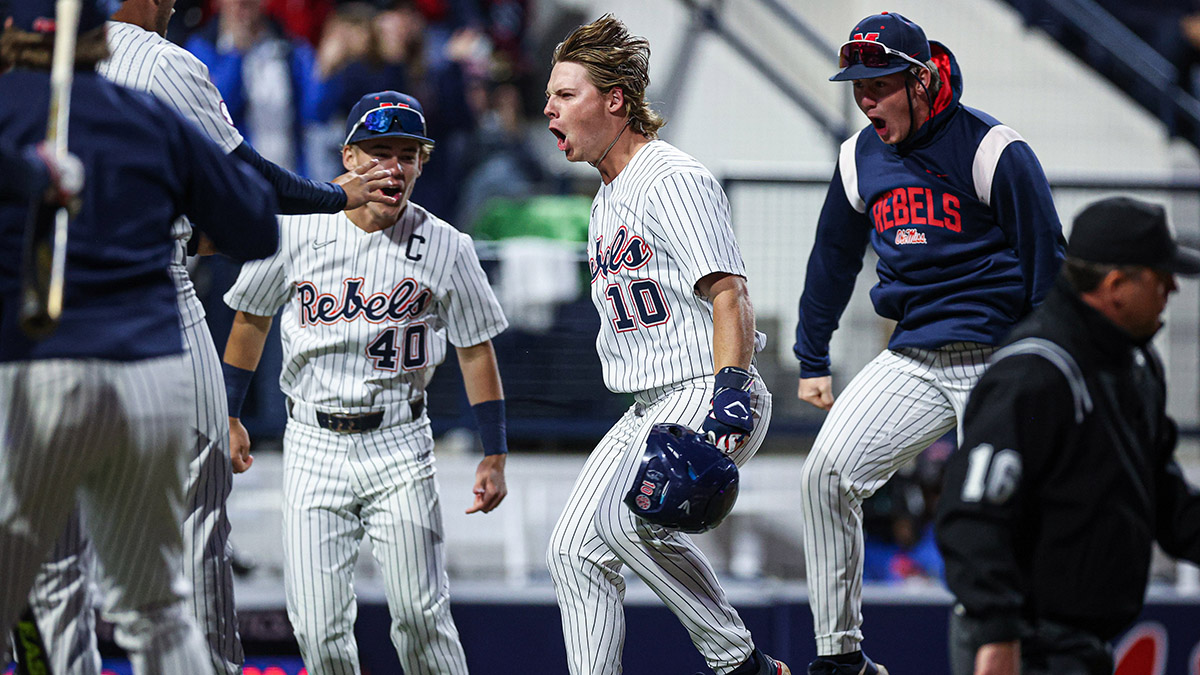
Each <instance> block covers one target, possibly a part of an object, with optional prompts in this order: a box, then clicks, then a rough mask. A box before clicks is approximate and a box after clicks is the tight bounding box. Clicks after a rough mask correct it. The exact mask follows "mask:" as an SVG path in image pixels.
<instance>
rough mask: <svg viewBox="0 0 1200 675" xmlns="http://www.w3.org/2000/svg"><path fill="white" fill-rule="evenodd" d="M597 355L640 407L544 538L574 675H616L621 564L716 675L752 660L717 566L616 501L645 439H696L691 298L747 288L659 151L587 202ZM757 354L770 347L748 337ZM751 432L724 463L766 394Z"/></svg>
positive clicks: (727, 235) (650, 149) (718, 206)
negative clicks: (704, 281)
mask: <svg viewBox="0 0 1200 675" xmlns="http://www.w3.org/2000/svg"><path fill="white" fill-rule="evenodd" d="M588 230H589V241H590V242H591V243H590V250H589V252H588V260H589V266H590V268H591V274H592V301H593V303H594V304H595V305H596V309H597V310H598V311H599V312H600V333H599V335H598V336H597V338H596V348H597V351H598V352H599V354H600V360H601V362H602V364H603V368H604V382H605V384H606V385H607V386H608V388H609V389H611V390H613V391H615V392H631V393H633V394H634V400H635V403H634V405H633V407H631V408H630V409H629V410H628V411H627V412H626V413H625V414H624V415H623V416H622V417H621V419H620V420H619V421H618V422H617V423H616V424H615V425H614V426H613V427H612V429H610V430H609V432H608V433H607V434H606V435H605V436H604V438H603V439H602V440H601V441H600V444H599V445H598V446H596V449H595V450H593V451H592V454H591V456H590V457H589V458H588V460H587V463H586V464H585V465H584V468H583V470H582V472H580V475H579V478H578V480H577V481H576V483H575V487H574V489H573V490H572V492H571V496H570V498H569V499H568V502H567V506H566V508H565V509H564V510H563V513H562V515H561V516H560V517H559V520H558V524H557V525H556V526H555V528H554V533H553V534H552V535H551V539H550V548H549V551H548V552H547V564H548V566H549V568H550V575H551V577H552V578H553V580H554V585H555V590H556V592H557V594H558V604H559V609H560V610H561V612H562V617H563V634H564V637H565V640H566V647H567V660H568V665H569V667H570V671H571V673H573V674H575V675H581V674H583V673H589V674H599V673H619V672H621V647H622V644H623V642H624V637H625V624H624V618H623V617H624V615H623V612H622V608H621V602H622V599H623V597H624V592H625V582H624V579H623V578H622V576H621V573H620V569H621V568H622V566H628V567H629V568H631V569H632V570H633V571H634V572H635V573H637V575H638V576H639V577H641V578H642V579H643V580H644V581H645V582H646V583H647V584H648V585H649V586H650V587H651V588H652V589H653V590H654V592H655V593H657V594H658V596H659V597H660V598H662V600H663V602H665V603H666V604H667V606H668V607H669V608H670V609H671V611H673V612H674V613H675V615H676V616H677V617H678V618H679V620H680V621H681V622H682V623H683V625H684V626H685V627H686V628H687V630H688V632H689V633H690V635H691V637H692V642H693V643H694V644H695V645H696V648H697V649H698V650H699V651H700V653H701V654H703V655H704V658H705V660H706V661H707V662H708V664H709V666H710V667H711V668H713V670H715V671H717V672H718V673H723V672H727V671H729V670H732V669H733V668H735V667H736V666H738V665H740V664H741V663H743V662H744V661H745V660H746V659H747V658H749V656H750V654H751V652H752V651H753V649H754V643H753V641H752V639H751V637H750V631H748V630H747V629H746V627H745V625H744V624H743V623H742V620H741V618H740V617H739V616H738V614H737V611H736V610H734V608H733V607H732V606H730V604H729V602H728V601H727V600H726V598H725V593H724V591H723V590H722V589H721V587H720V585H719V584H718V583H717V580H716V577H715V575H714V573H713V570H712V566H711V565H710V564H709V562H708V560H707V559H705V557H704V555H703V554H702V553H701V551H700V550H699V549H698V548H697V547H696V545H695V544H694V543H693V542H692V540H691V539H690V538H689V537H688V536H687V535H686V534H683V533H680V532H674V531H669V530H666V529H663V528H660V527H655V526H651V525H648V524H647V523H645V522H643V521H641V520H640V519H638V518H637V517H635V516H634V515H633V513H632V512H631V511H630V510H629V509H628V508H627V507H626V506H625V505H624V504H623V503H622V498H623V497H624V495H625V492H626V491H627V490H628V489H629V486H630V485H631V483H632V481H633V476H634V474H635V473H636V472H637V469H638V467H639V465H640V463H641V458H642V453H643V452H644V451H645V448H646V438H647V436H649V433H650V428H651V427H652V426H653V425H654V424H657V423H659V422H676V423H680V424H684V425H687V426H689V427H691V428H692V429H699V428H700V426H701V424H702V423H703V420H704V418H705V416H706V415H707V414H708V412H709V410H710V407H711V399H712V395H713V308H712V303H711V302H710V301H708V300H707V299H705V298H703V297H701V296H699V295H698V294H697V293H696V292H695V290H694V289H695V284H696V282H698V281H699V280H700V279H701V278H703V277H705V276H707V275H709V274H712V273H715V272H724V273H728V274H735V275H739V276H745V273H746V272H745V267H744V265H743V263H742V257H741V251H740V250H739V248H738V245H737V241H736V240H735V238H734V236H733V229H732V226H731V225H730V214H729V202H728V200H727V199H726V198H725V193H724V191H723V190H722V189H721V186H720V184H719V183H718V182H717V180H716V179H715V178H714V177H713V175H712V174H711V173H710V172H709V171H708V170H707V169H706V168H704V166H703V165H701V164H700V163H699V162H697V161H696V160H695V159H693V158H692V157H690V156H688V155H686V154H684V153H683V152H681V151H679V150H678V149H676V148H674V147H673V146H671V145H670V144H668V143H666V142H664V141H652V142H650V143H649V144H647V145H645V146H644V147H642V148H641V149H640V150H639V151H638V152H637V154H636V155H634V157H633V159H632V160H630V162H629V164H628V165H627V166H626V167H625V168H624V170H622V171H621V173H619V174H618V175H617V177H616V178H615V179H614V180H613V181H612V182H611V183H609V184H608V185H603V186H601V188H600V191H599V192H598V193H597V195H596V198H595V200H594V201H593V203H592V215H591V221H590V223H589V226H588ZM755 341H756V348H757V349H759V350H761V349H762V347H763V346H764V344H765V336H763V335H762V334H757V335H756V340H755ZM750 395H751V407H752V409H753V413H754V419H755V424H754V431H753V433H752V434H751V435H750V438H749V440H748V441H747V442H746V443H745V444H744V445H743V446H742V447H741V448H740V449H739V450H738V451H736V452H735V453H734V454H733V456H732V458H733V460H734V461H735V462H736V463H737V464H738V465H741V464H743V463H745V462H746V461H747V460H748V459H750V457H752V456H753V455H754V453H755V452H756V451H757V450H758V447H759V446H760V445H761V444H762V441H763V438H764V437H765V436H766V432H767V426H768V424H769V423H770V418H771V395H770V393H769V392H768V391H767V389H766V387H765V386H764V385H763V383H762V380H761V379H760V378H755V379H754V385H753V389H752V390H751V392H750Z"/></svg>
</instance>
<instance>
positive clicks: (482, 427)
mask: <svg viewBox="0 0 1200 675" xmlns="http://www.w3.org/2000/svg"><path fill="white" fill-rule="evenodd" d="M471 411H472V412H474V413H475V425H476V426H477V427H478V428H479V441H480V443H482V444H483V454H485V455H503V454H506V453H507V452H508V438H507V434H506V430H505V426H506V423H505V415H504V399H499V400H496V401H484V402H483V403H476V404H475V405H473V406H471Z"/></svg>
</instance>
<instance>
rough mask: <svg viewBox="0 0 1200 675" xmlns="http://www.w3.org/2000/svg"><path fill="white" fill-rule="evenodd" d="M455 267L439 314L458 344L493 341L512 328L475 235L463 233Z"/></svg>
mask: <svg viewBox="0 0 1200 675" xmlns="http://www.w3.org/2000/svg"><path fill="white" fill-rule="evenodd" d="M457 240H458V254H457V255H456V256H455V259H454V268H453V270H451V272H450V276H449V278H448V279H447V280H446V281H447V284H448V287H447V292H446V294H445V295H444V296H443V297H442V299H441V300H440V301H439V302H438V313H439V314H441V316H442V318H443V319H444V320H445V322H446V337H447V338H448V339H449V340H450V344H452V345H454V346H455V347H470V346H472V345H477V344H479V343H481V342H483V341H484V340H490V339H492V338H494V337H496V336H497V335H499V334H500V333H501V331H503V330H504V329H505V328H507V327H508V319H506V318H505V317H504V310H502V309H501V308H500V303H499V302H497V301H496V294H495V293H493V292H492V287H491V286H490V285H488V280H487V275H486V274H484V273H483V267H481V266H480V264H479V256H478V255H476V254H475V246H474V245H473V244H472V243H471V237H470V236H468V235H466V234H460V235H459V236H458V237H457Z"/></svg>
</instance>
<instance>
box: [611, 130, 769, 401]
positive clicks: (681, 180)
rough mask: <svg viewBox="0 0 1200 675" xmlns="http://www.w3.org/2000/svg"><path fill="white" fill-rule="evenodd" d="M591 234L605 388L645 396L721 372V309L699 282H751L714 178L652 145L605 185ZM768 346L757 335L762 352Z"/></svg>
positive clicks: (663, 145)
mask: <svg viewBox="0 0 1200 675" xmlns="http://www.w3.org/2000/svg"><path fill="white" fill-rule="evenodd" d="M588 235H589V236H588V240H589V242H590V244H589V247H590V248H589V251H588V266H589V268H590V271H591V276H592V302H593V304H595V305H596V309H597V311H599V312H600V318H601V320H600V333H599V334H598V335H597V337H596V350H597V352H599V354H600V361H601V363H602V364H603V366H604V383H605V385H607V386H608V388H609V389H611V390H612V391H615V392H635V391H644V390H647V389H652V388H654V387H661V386H665V385H668V384H672V383H675V382H683V381H685V380H690V379H692V378H696V377H703V376H705V375H711V374H712V372H713V351H712V344H713V323H712V302H710V301H709V300H707V299H705V298H703V297H701V296H700V295H698V294H697V293H696V292H695V290H694V289H695V284H696V282H698V281H699V280H700V279H701V278H703V277H705V276H707V275H709V274H712V273H714V272H726V273H729V274H736V275H739V276H745V275H746V269H745V265H744V264H743V263H742V254H741V250H740V249H739V248H738V245H737V240H736V239H734V236H733V227H732V226H731V225H730V218H729V201H728V200H727V199H726V198H725V192H724V190H722V189H721V185H720V184H719V183H718V182H717V179H716V178H714V177H713V175H712V173H711V172H709V170H708V169H706V168H705V167H704V166H703V165H702V164H700V163H699V162H697V161H696V160H695V159H693V158H692V157H691V156H689V155H687V154H685V153H683V152H682V151H680V150H679V149H677V148H675V147H674V146H672V145H671V144H669V143H667V142H665V141H658V140H656V141H652V142H650V143H649V144H647V145H646V146H644V147H642V148H641V149H640V150H639V151H638V152H637V154H636V155H634V157H633V159H632V160H630V162H629V164H628V165H627V166H626V167H625V169H624V170H622V171H621V173H620V174H618V175H617V177H616V178H615V179H614V180H613V181H612V182H611V183H609V184H607V185H603V186H601V188H600V191H599V192H598V193H597V194H596V198H595V199H594V200H593V202H592V217H591V221H590V223H589V225H588ZM765 344H766V336H765V335H763V334H762V333H756V335H755V348H756V351H757V350H761V349H762V348H763V346H765ZM648 356H651V357H652V358H647V357H648Z"/></svg>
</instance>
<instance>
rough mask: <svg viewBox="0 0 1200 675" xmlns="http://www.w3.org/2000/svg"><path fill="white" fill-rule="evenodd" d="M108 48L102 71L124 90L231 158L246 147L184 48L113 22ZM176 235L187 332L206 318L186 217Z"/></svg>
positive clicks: (203, 69) (174, 273) (175, 274)
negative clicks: (190, 258) (158, 106)
mask: <svg viewBox="0 0 1200 675" xmlns="http://www.w3.org/2000/svg"><path fill="white" fill-rule="evenodd" d="M107 28H108V47H109V52H111V56H110V57H109V58H108V59H107V60H105V61H102V62H101V63H100V65H99V67H98V68H97V69H96V70H97V71H98V72H99V73H100V74H101V75H103V76H104V77H105V78H107V79H108V80H110V81H112V82H116V83H117V84H119V85H122V86H125V87H129V88H130V89H137V90H139V91H144V92H147V93H149V94H152V95H153V96H154V97H155V98H157V99H158V100H160V101H162V102H164V103H166V104H167V105H169V106H171V107H172V108H174V109H175V111H176V112H178V113H179V114H180V115H181V116H182V117H183V118H184V119H186V120H188V121H190V122H192V123H193V124H195V125H196V127H197V128H199V129H200V130H201V131H202V132H204V135H206V136H208V137H209V138H210V139H212V140H213V142H215V143H216V144H217V145H218V146H220V147H221V149H222V150H224V151H225V153H226V154H228V153H230V152H233V150H234V148H236V147H238V146H239V145H241V144H242V135H241V133H239V132H238V130H237V127H235V126H233V121H232V120H231V119H230V118H229V113H228V112H227V111H226V110H225V102H224V101H223V100H222V98H221V92H219V91H217V87H216V85H214V84H213V83H212V81H211V80H209V77H208V66H205V65H204V64H203V63H202V62H201V61H200V60H199V59H197V58H196V57H195V56H192V54H191V53H189V52H188V51H186V50H184V49H183V48H182V47H180V46H178V45H176V44H175V43H173V42H171V41H170V40H167V39H166V38H164V37H162V36H160V35H159V34H158V33H154V32H152V31H148V30H146V29H144V28H142V27H140V26H134V25H133V24H129V23H124V22H121V21H109V22H108V24H107ZM172 234H173V235H174V236H175V239H176V240H177V241H176V244H175V251H174V254H173V257H172V259H171V263H172V264H171V268H170V272H171V278H172V279H174V281H175V287H176V288H177V289H179V312H180V314H181V315H182V317H183V325H184V327H187V326H191V325H192V324H194V323H196V322H197V321H200V320H201V319H203V318H204V306H203V305H201V304H200V300H199V298H197V297H196V293H195V290H194V289H193V287H192V279H191V277H190V276H188V273H187V268H186V267H185V264H184V262H185V259H186V257H187V252H186V251H187V240H188V239H189V238H190V237H191V234H192V226H191V223H189V222H188V221H187V219H186V218H180V219H179V220H177V221H175V225H174V228H173V229H172Z"/></svg>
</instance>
